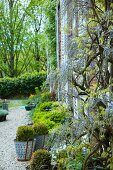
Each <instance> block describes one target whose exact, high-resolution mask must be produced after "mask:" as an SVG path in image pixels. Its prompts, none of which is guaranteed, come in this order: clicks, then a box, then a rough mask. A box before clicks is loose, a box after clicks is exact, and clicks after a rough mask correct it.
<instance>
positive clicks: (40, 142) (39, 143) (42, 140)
mask: <svg viewBox="0 0 113 170" xmlns="http://www.w3.org/2000/svg"><path fill="white" fill-rule="evenodd" d="M47 141H48V135H38V136H36V143H35V148H34V151H36V150H37V149H43V148H44V147H45V145H46V143H47Z"/></svg>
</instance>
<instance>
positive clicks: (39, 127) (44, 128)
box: [33, 123, 49, 135]
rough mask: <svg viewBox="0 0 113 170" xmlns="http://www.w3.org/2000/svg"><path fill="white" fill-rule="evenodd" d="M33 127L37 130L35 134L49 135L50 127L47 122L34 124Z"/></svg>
mask: <svg viewBox="0 0 113 170" xmlns="http://www.w3.org/2000/svg"><path fill="white" fill-rule="evenodd" d="M33 129H34V131H35V135H47V134H48V133H49V131H48V128H47V126H46V125H45V124H42V123H40V124H34V125H33Z"/></svg>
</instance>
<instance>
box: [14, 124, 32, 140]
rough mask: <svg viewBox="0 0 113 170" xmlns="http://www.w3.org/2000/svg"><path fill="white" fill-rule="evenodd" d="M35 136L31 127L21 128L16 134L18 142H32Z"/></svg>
mask: <svg viewBox="0 0 113 170" xmlns="http://www.w3.org/2000/svg"><path fill="white" fill-rule="evenodd" d="M34 136H35V132H34V129H33V128H32V127H31V126H27V125H24V126H19V127H18V129H17V133H16V141H30V140H33V139H34Z"/></svg>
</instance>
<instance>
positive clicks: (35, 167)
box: [30, 149, 51, 170]
mask: <svg viewBox="0 0 113 170" xmlns="http://www.w3.org/2000/svg"><path fill="white" fill-rule="evenodd" d="M50 166H51V154H50V153H49V152H48V151H47V150H44V149H39V150H37V151H36V152H34V154H33V156H32V160H31V163H30V168H31V170H45V169H46V168H48V169H49V168H50Z"/></svg>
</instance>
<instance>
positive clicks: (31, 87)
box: [0, 72, 46, 98]
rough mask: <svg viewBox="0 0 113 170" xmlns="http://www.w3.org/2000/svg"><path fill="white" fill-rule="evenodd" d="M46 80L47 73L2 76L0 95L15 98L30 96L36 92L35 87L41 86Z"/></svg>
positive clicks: (0, 79)
mask: <svg viewBox="0 0 113 170" xmlns="http://www.w3.org/2000/svg"><path fill="white" fill-rule="evenodd" d="M45 80H46V73H44V72H43V73H42V72H41V73H37V72H35V73H32V74H24V75H22V76H21V77H17V78H9V77H6V78H0V97H1V98H13V97H18V96H19V97H20V96H29V95H30V94H33V93H35V87H38V88H39V89H40V88H41V86H42V84H43V82H44V81H45Z"/></svg>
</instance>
